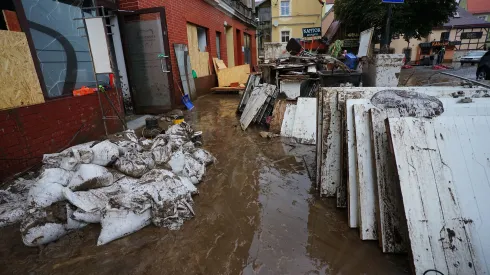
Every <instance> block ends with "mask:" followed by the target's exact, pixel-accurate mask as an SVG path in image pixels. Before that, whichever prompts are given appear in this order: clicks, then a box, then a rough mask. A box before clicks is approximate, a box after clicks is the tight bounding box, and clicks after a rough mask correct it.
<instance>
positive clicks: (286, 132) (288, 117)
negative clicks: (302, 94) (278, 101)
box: [281, 105, 297, 137]
mask: <svg viewBox="0 0 490 275" xmlns="http://www.w3.org/2000/svg"><path fill="white" fill-rule="evenodd" d="M296 108H297V105H287V106H286V111H284V119H283V120H282V126H281V136H283V137H292V136H293V130H294V121H295V118H296Z"/></svg>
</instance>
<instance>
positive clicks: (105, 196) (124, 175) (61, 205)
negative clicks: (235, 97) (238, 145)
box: [0, 123, 215, 246]
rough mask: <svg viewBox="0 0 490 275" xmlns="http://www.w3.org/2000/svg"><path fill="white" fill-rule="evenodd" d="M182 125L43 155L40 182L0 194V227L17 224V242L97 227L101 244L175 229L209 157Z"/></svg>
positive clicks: (189, 208)
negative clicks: (150, 229)
mask: <svg viewBox="0 0 490 275" xmlns="http://www.w3.org/2000/svg"><path fill="white" fill-rule="evenodd" d="M194 137H195V133H194V130H193V129H192V128H191V127H190V126H189V125H188V124H186V123H182V124H180V125H174V126H171V127H170V128H169V129H168V130H167V132H166V133H165V134H161V135H159V136H157V137H156V138H155V139H154V140H147V139H142V140H139V139H138V138H137V136H136V135H135V133H134V131H132V130H129V131H125V132H123V133H121V134H118V135H116V136H114V137H112V138H110V139H108V140H105V141H102V142H99V143H96V142H90V143H85V144H81V145H77V146H74V147H71V148H69V149H66V150H64V151H62V152H61V153H57V154H49V155H44V158H43V164H44V165H43V168H42V170H41V174H40V176H39V177H38V178H37V179H36V180H34V181H27V180H21V179H19V180H18V181H17V182H16V183H15V184H14V185H12V186H11V187H10V188H9V189H7V190H2V191H0V227H1V226H5V225H9V224H13V223H16V222H19V221H20V223H21V226H20V231H21V234H22V239H23V241H24V244H25V245H27V246H37V245H42V244H46V243H49V242H52V241H55V240H57V239H59V238H60V237H62V236H63V235H65V234H67V233H68V232H70V231H73V230H77V229H80V228H83V227H84V226H86V225H87V224H90V223H100V224H101V225H102V231H101V233H100V235H99V239H98V242H97V244H98V245H103V244H106V243H108V242H110V241H112V240H115V239H117V238H121V237H124V236H126V235H129V234H131V233H134V232H136V231H138V230H140V229H142V228H143V227H145V226H147V225H149V224H151V223H152V224H154V225H156V226H159V227H166V228H169V229H171V230H177V229H179V228H180V226H181V225H182V224H183V223H184V221H185V220H188V219H190V218H192V217H193V216H194V210H193V200H192V195H194V194H197V193H198V191H197V188H196V187H195V186H194V185H195V184H198V183H199V182H200V181H201V180H202V178H203V176H204V174H205V173H206V166H207V165H210V164H211V163H213V162H214V161H215V158H214V157H213V156H212V155H211V154H210V153H209V152H207V151H206V150H204V149H201V148H198V147H196V146H195V143H194V142H193V138H194Z"/></svg>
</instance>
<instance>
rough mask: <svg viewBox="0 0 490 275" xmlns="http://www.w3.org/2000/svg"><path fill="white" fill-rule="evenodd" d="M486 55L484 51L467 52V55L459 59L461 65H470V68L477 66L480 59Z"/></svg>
mask: <svg viewBox="0 0 490 275" xmlns="http://www.w3.org/2000/svg"><path fill="white" fill-rule="evenodd" d="M485 53H487V52H486V51H472V52H469V53H468V54H467V55H465V56H463V57H461V60H460V61H459V62H461V65H464V64H468V63H470V64H471V65H472V66H473V65H475V64H478V62H480V59H481V58H482V57H483V56H484V55H485Z"/></svg>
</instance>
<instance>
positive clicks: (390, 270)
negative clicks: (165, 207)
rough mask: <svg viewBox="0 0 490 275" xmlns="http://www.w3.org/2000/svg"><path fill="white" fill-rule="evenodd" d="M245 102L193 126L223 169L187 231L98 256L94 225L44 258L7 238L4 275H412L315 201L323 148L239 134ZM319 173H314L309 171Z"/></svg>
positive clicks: (200, 109) (202, 105) (127, 243)
mask: <svg viewBox="0 0 490 275" xmlns="http://www.w3.org/2000/svg"><path fill="white" fill-rule="evenodd" d="M238 101H239V98H238V96H237V95H208V96H205V97H202V98H200V99H199V100H197V101H196V102H194V103H195V105H196V108H195V109H194V110H193V111H192V112H191V113H189V114H187V118H186V120H187V121H189V122H191V123H192V124H193V125H194V126H195V129H196V130H202V131H203V132H204V133H203V141H204V148H205V149H207V150H209V151H210V152H212V153H213V155H214V156H215V157H216V158H217V159H218V163H216V164H214V165H213V166H211V167H210V168H209V169H208V171H207V173H206V177H205V180H204V181H203V182H202V183H201V184H200V185H199V192H200V194H199V195H198V196H196V197H195V198H194V199H195V206H194V210H195V211H196V217H195V218H193V219H192V220H190V221H187V222H186V223H185V224H184V225H183V227H182V228H181V230H179V231H170V230H167V229H164V228H157V227H154V226H149V227H146V228H144V229H143V230H141V231H139V232H137V233H135V234H132V235H130V236H127V237H125V238H122V239H119V240H116V241H114V242H112V243H109V244H107V245H104V246H100V247H97V246H96V243H97V237H98V234H99V230H100V227H99V226H98V225H91V226H88V227H86V228H84V229H83V230H81V231H77V232H73V233H71V234H69V235H67V236H65V237H63V238H61V239H60V240H58V241H57V242H54V243H51V244H49V245H46V246H44V247H42V248H30V247H26V246H24V245H23V243H22V240H21V237H20V233H19V227H18V226H10V227H7V228H3V229H0V274H407V273H409V263H408V260H407V257H406V255H385V254H383V253H382V252H381V250H380V249H379V247H378V244H377V242H366V241H364V242H363V241H361V240H360V239H359V236H358V232H357V230H354V229H349V228H348V226H347V213H346V211H345V210H339V209H337V208H336V207H335V201H334V200H323V199H319V198H318V197H316V196H315V195H314V194H315V192H314V190H313V189H312V182H311V181H310V179H309V177H308V171H307V169H306V167H305V165H304V164H305V163H309V162H308V161H306V162H305V160H307V159H309V160H311V159H314V154H315V153H314V150H315V148H314V146H313V147H312V146H301V145H295V144H291V142H290V141H287V140H282V139H272V140H268V139H264V138H262V137H260V135H259V133H258V132H259V130H260V129H253V128H250V129H248V130H247V131H246V132H243V131H242V130H241V129H240V126H239V122H238V119H237V117H236V115H235V109H236V106H237V104H238ZM310 166H311V165H310Z"/></svg>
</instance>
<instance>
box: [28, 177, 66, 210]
mask: <svg viewBox="0 0 490 275" xmlns="http://www.w3.org/2000/svg"><path fill="white" fill-rule="evenodd" d="M64 199H65V196H63V186H62V185H61V184H58V183H55V182H50V181H46V180H41V181H38V182H37V183H36V184H34V186H33V187H32V188H31V189H30V190H29V194H28V195H27V205H29V206H32V207H38V208H42V207H47V206H50V205H51V204H53V203H55V202H59V201H63V200H64Z"/></svg>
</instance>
